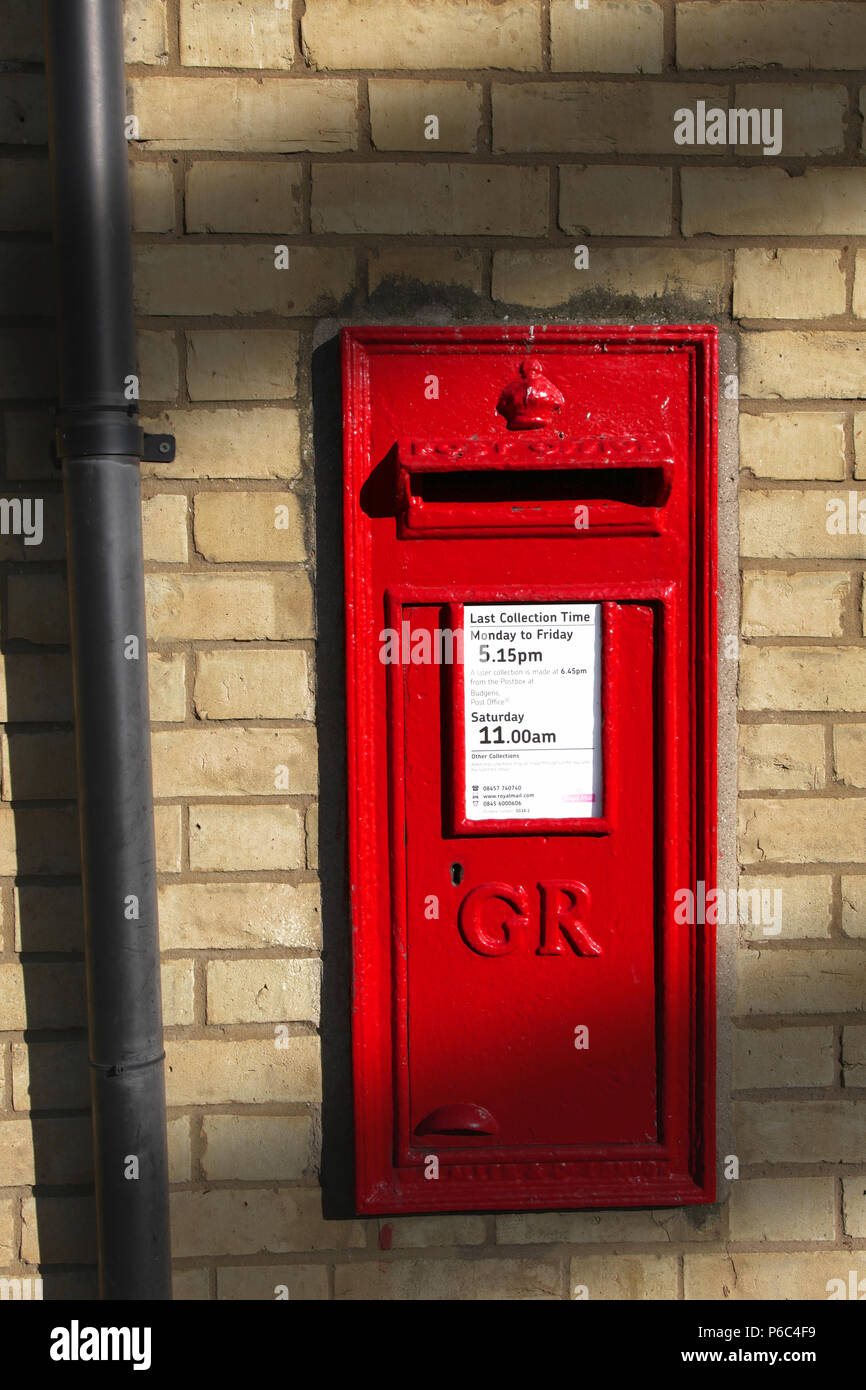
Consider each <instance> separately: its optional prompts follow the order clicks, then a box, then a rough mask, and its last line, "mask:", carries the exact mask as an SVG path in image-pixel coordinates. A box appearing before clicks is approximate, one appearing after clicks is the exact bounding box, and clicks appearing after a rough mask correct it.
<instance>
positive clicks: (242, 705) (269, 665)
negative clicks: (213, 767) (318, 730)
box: [193, 647, 313, 719]
mask: <svg viewBox="0 0 866 1390" xmlns="http://www.w3.org/2000/svg"><path fill="white" fill-rule="evenodd" d="M193 699H194V702H195V712H196V714H197V715H198V717H199V719H311V718H312V715H313V703H312V695H311V692H310V676H309V669H308V659H307V653H306V652H304V651H299V650H298V649H297V648H291V647H280V648H277V649H276V650H274V651H266V650H260V649H254V650H253V651H224V650H218V651H213V652H199V653H197V655H196V668H195V688H194V692H193Z"/></svg>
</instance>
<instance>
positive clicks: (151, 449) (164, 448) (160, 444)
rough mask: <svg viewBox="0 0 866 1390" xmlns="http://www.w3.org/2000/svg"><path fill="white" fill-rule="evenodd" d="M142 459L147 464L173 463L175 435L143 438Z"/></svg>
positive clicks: (149, 435) (144, 435) (157, 435)
mask: <svg viewBox="0 0 866 1390" xmlns="http://www.w3.org/2000/svg"><path fill="white" fill-rule="evenodd" d="M141 457H142V459H143V460H144V462H145V463H173V462H174V435H173V434H148V433H147V432H146V431H145V433H144V434H143V437H142V455H141Z"/></svg>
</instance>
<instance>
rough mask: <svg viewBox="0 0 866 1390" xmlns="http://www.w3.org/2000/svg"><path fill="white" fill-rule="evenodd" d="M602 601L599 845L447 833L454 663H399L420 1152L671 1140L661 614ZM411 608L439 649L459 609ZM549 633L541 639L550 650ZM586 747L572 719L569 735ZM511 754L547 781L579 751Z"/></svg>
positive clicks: (407, 956) (405, 957)
mask: <svg viewBox="0 0 866 1390" xmlns="http://www.w3.org/2000/svg"><path fill="white" fill-rule="evenodd" d="M564 597H568V596H567V595H565V596H564ZM478 607H480V608H482V609H483V608H484V605H479V606H478ZM488 607H489V609H490V610H491V613H493V614H495V613H497V612H498V611H499V610H500V609H502V607H503V605H502V604H501V603H500V604H491V605H488ZM549 607H554V606H553V605H549ZM600 607H602V609H603V610H604V618H605V621H604V623H603V625H602V626H603V633H602V634H600V635H601V637H602V641H601V643H600V646H601V661H602V662H603V664H604V666H605V668H606V669H605V680H604V682H603V692H602V710H601V717H602V720H603V721H604V720H609V721H611V723H612V725H613V735H612V737H613V739H614V740H616V741H617V746H616V748H615V754H614V756H613V757H612V758H611V760H610V761H611V762H612V764H613V765H612V766H610V767H602V768H601V776H600V782H601V798H602V803H603V805H604V806H605V807H607V806H610V805H611V803H612V804H613V805H614V806H615V808H616V809H615V811H614V813H613V815H612V817H611V828H610V829H609V831H607V832H606V833H601V834H599V833H588V834H581V833H580V829H579V827H580V824H581V823H580V822H579V821H575V822H574V823H573V826H574V833H571V834H551V835H548V836H545V835H543V834H542V835H540V836H539V835H537V834H534V833H533V834H520V833H517V834H514V833H509V834H496V833H495V831H493V832H491V831H490V830H488V829H485V830H483V831H476V832H474V833H470V834H468V835H466V836H463V837H461V838H459V839H457V838H450V837H443V834H442V826H443V823H446V824H447V821H448V812H449V801H450V799H451V796H452V795H453V788H451V787H449V786H448V785H447V781H448V777H449V775H450V773H451V772H452V770H453V760H451V759H447V758H446V759H443V757H442V749H443V748H446V747H447V745H448V742H449V722H450V720H451V718H452V716H453V717H455V718H456V719H458V720H459V719H460V717H461V713H462V711H460V710H453V709H452V708H450V705H451V699H450V687H451V685H452V683H453V674H454V672H453V667H449V666H439V667H437V666H436V665H433V664H418V665H415V664H410V665H407V666H406V667H405V668H403V682H402V684H403V709H404V713H403V721H404V746H405V766H404V776H403V778H402V784H403V787H404V790H405V839H406V862H407V874H406V902H405V924H406V939H405V952H404V950H403V949H402V943H401V948H400V949H399V950H398V952H397V960H398V962H400V966H401V971H402V969H403V968H404V969H405V978H406V984H405V1000H406V1008H405V1017H404V1030H405V1031H404V1039H403V1041H404V1051H403V1058H402V1061H403V1066H404V1068H405V1080H406V1105H407V1120H408V1124H407V1129H408V1133H407V1135H405V1136H404V1138H406V1139H408V1148H409V1150H412V1149H414V1150H415V1151H416V1156H417V1153H418V1151H419V1149H420V1151H421V1152H422V1153H426V1152H428V1151H429V1150H430V1148H431V1144H439V1145H441V1146H444V1147H446V1148H453V1147H459V1146H460V1145H461V1143H462V1144H463V1146H464V1147H466V1146H467V1144H470V1145H471V1147H472V1149H473V1150H482V1151H483V1152H484V1154H485V1157H486V1158H489V1159H493V1158H494V1157H499V1158H505V1157H507V1156H511V1157H514V1154H515V1152H519V1153H521V1154H522V1155H523V1156H525V1157H527V1158H530V1157H532V1156H533V1155H534V1153H535V1152H537V1151H538V1150H539V1149H545V1148H546V1149H552V1148H559V1149H567V1148H568V1147H569V1146H571V1145H586V1144H588V1143H589V1144H591V1143H608V1144H625V1143H627V1144H636V1143H637V1144H640V1143H646V1142H649V1143H652V1142H655V1141H656V1140H657V1139H658V1125H657V1113H656V1075H655V1072H656V1051H655V1010H654V993H655V982H654V973H653V972H654V946H653V936H654V931H653V857H654V856H653V850H654V836H655V820H654V811H653V786H654V723H655V691H654V673H653V651H654V632H653V624H654V618H653V612H652V610H651V608H650V607H649V606H647V605H642V604H637V603H624V604H618V603H614V602H607V603H604V604H603V605H600ZM506 608H507V606H506ZM403 611H404V620H405V621H408V623H409V625H410V627H409V630H410V631H411V633H412V635H413V640H416V635H417V634H419V633H421V632H422V631H425V630H427V631H428V632H430V635H431V649H432V642H433V640H434V635H435V631H436V629H437V628H438V629H439V630H440V631H442V630H447V625H448V620H449V610H448V609H447V608H446V609H441V608H439V607H420V606H412V607H407V608H405V609H404V610H403ZM474 611H475V612H477V611H478V608H477V607H476V609H474ZM540 631H541V632H542V633H543V637H539V639H538V640H539V643H541V642H542V641H543V640H544V639H547V641H548V645H551V643H550V637H551V634H550V633H549V632H546V631H545V630H544V629H540ZM564 635H565V634H564ZM497 650H501V649H497V648H496V647H494V648H493V651H494V652H496V651H497ZM505 650H508V651H513V650H515V649H514V648H513V647H511V648H507V649H505ZM529 654H530V653H529V652H527V653H526V655H527V656H528V655H529ZM505 679H508V677H507V676H506V677H505ZM537 679H541V677H540V676H539V677H538V678H537ZM491 685H492V689H495V688H497V678H496V676H494V677H493V678H492V681H491ZM491 698H493V697H492V696H491ZM605 701H609V702H611V703H612V704H614V705H615V708H605V707H604V704H605ZM542 707H543V706H542ZM489 727H490V728H492V729H496V728H497V725H496V724H495V723H493V724H491V725H490V726H489ZM506 734H513V735H515V736H516V735H520V736H521V737H522V736H524V735H528V734H534V735H535V736H538V731H533V730H528V729H522V728H520V727H519V726H518V727H510V728H509V727H508V726H506ZM585 737H586V735H585V734H584V733H583V732H582V730H581V728H580V726H579V724H578V720H577V717H576V715H575V722H574V724H573V726H572V733H571V738H573V739H574V740H580V739H581V738H585ZM504 746H505V747H509V746H511V747H514V746H516V747H517V756H515V758H514V761H513V762H512V763H509V764H508V767H513V768H514V770H513V771H510V772H507V773H506V776H508V777H511V778H512V779H521V778H525V776H526V767H527V765H528V766H529V769H530V771H534V767H533V757H534V758H535V759H536V760H537V761H538V760H540V761H541V762H542V763H544V762H545V761H547V760H548V759H549V758H550V757H552V758H557V757H558V758H560V759H563V760H564V759H565V758H566V757H567V752H568V749H567V748H562V747H559V748H557V747H556V746H551V745H547V746H545V745H541V752H540V753H539V754H536V753H535V749H534V748H533V746H532V745H531V744H529V745H528V748H527V744H525V743H524V744H520V743H519V742H518V743H517V744H516V745H511V744H510V741H506V744H505V745H504ZM597 751H598V754H599V755H600V753H601V740H598V750H597ZM527 752H528V756H527ZM554 771H555V770H554ZM475 775H476V776H479V777H481V776H483V775H485V774H482V773H477V774H475ZM540 775H541V777H542V778H545V777H547V776H548V769H546V768H545V767H544V766H542V768H541V771H540ZM615 781H617V782H618V783H619V785H616V786H615V785H614V783H615ZM514 785H515V787H516V785H517V782H516V781H515V782H514ZM506 786H507V783H506ZM506 824H507V822H506ZM510 828H511V827H510V826H509V829H510ZM461 1115H462V1116H463V1121H462V1124H461ZM455 1116H456V1117H457V1119H456V1120H455V1118H454V1117H455ZM472 1156H473V1159H474V1158H477V1157H478V1154H477V1153H476V1152H473V1154H472Z"/></svg>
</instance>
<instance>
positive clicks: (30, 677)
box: [0, 652, 72, 724]
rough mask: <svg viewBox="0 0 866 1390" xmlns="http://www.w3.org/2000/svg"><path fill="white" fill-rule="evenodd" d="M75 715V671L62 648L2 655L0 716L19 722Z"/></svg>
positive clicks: (0, 664) (3, 718)
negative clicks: (52, 650) (54, 650)
mask: <svg viewBox="0 0 866 1390" xmlns="http://www.w3.org/2000/svg"><path fill="white" fill-rule="evenodd" d="M71 718H72V672H71V669H70V664H69V657H68V656H67V655H66V654H65V653H62V652H39V653H33V654H32V655H31V654H30V653H26V652H13V653H7V654H6V655H5V656H0V719H2V721H3V722H4V723H5V722H6V721H7V720H11V721H12V722H13V723H16V724H19V723H21V724H28V723H34V722H37V721H38V722H41V721H43V720H55V719H56V720H69V719H71Z"/></svg>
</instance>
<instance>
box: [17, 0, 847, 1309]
mask: <svg viewBox="0 0 866 1390" xmlns="http://www.w3.org/2000/svg"><path fill="white" fill-rule="evenodd" d="M7 8H8V11H9V15H8V19H7V22H6V23H5V25H4V28H3V30H2V32H0V61H2V64H3V69H4V70H3V71H2V73H0V145H2V150H0V189H2V192H3V197H2V214H0V232H2V236H0V310H2V313H3V315H4V318H3V321H2V323H0V381H2V383H3V384H2V386H0V391H2V393H3V401H2V405H3V436H2V439H3V458H4V464H3V466H4V469H5V473H4V477H3V492H4V495H11V494H13V493H16V492H17V493H22V494H23V495H26V496H40V497H43V498H44V499H45V507H46V511H45V516H46V521H45V539H44V542H43V544H42V545H41V546H40V547H38V548H31V547H25V546H23V545H22V544H21V543H20V542H18V541H15V540H14V539H13V538H11V537H8V538H6V537H4V538H0V635H2V653H0V662H2V681H0V718H2V719H3V720H4V721H5V732H4V733H3V736H2V748H0V754H2V759H0V767H2V771H0V798H2V805H0V876H2V878H0V885H2V886H0V1274H18V1275H21V1276H24V1275H28V1274H30V1275H32V1274H34V1273H36V1272H37V1271H39V1272H41V1273H42V1274H43V1275H44V1277H45V1281H46V1284H45V1289H46V1296H47V1297H54V1298H69V1297H76V1296H82V1295H83V1296H90V1295H92V1292H93V1289H94V1275H93V1260H94V1248H93V1246H94V1239H93V1215H92V1206H91V1199H90V1197H89V1195H88V1183H89V1181H90V1174H91V1153H90V1135H89V1121H88V1117H87V1113H86V1111H87V1062H86V1045H85V1041H84V1036H85V1035H84V1029H83V1022H84V1004H83V982H82V960H81V944H82V941H81V925H80V902H79V893H78V888H77V878H76V875H77V871H78V860H77V824H76V815H75V806H74V765H73V754H72V737H71V699H70V689H69V671H68V658H67V654H66V651H67V640H68V638H67V620H66V609H65V592H64V564H63V531H62V508H61V498H60V487H59V482H58V478H57V474H56V473H55V472H54V470H53V469H52V466H51V464H50V461H49V458H48V453H47V440H48V433H49V431H48V416H47V407H48V405H49V404H50V402H51V399H52V396H53V393H54V364H53V357H52V325H51V313H52V303H51V294H50V263H51V262H50V245H49V211H48V197H47V187H48V185H47V172H46V170H47V166H46V149H45V141H46V115H45V100H44V76H43V73H42V70H41V66H40V65H41V62H42V48H41V37H40V32H39V16H38V8H39V7H38V6H33V5H31V4H29V3H27V2H26V0H9V4H8V6H7ZM125 13H126V35H127V55H126V56H127V61H128V79H129V97H128V111H129V113H130V115H134V116H135V117H136V120H137V123H138V125H137V130H136V132H135V138H134V139H133V140H131V142H130V159H131V166H130V167H131V186H132V194H133V208H134V224H135V235H134V241H135V276H136V307H137V312H138V315H139V319H138V324H139V335H140V336H139V351H140V373H141V395H142V417H143V421H144V424H145V427H146V428H149V429H152V430H166V431H170V432H172V433H174V434H175V435H176V437H177V458H176V461H175V462H174V463H172V464H167V463H155V464H146V465H144V466H143V470H142V471H143V478H144V497H145V500H144V506H143V518H144V543H145V552H146V567H147V603H148V631H149V639H150V678H151V704H152V717H153V762H154V781H155V794H156V797H157V811H156V829H157V843H158V857H159V869H160V920H161V943H162V949H163V961H164V964H163V988H164V1001H165V1017H166V1047H167V1059H168V1060H167V1066H168V1071H167V1087H168V1104H169V1116H170V1120H169V1142H170V1158H171V1177H172V1183H173V1196H172V1212H173V1243H174V1255H175V1271H176V1273H175V1294H176V1297H178V1298H225V1299H273V1298H274V1296H275V1288H276V1287H277V1286H279V1285H285V1286H287V1288H288V1290H289V1295H290V1297H291V1298H292V1299H331V1298H338V1299H352V1298H356V1299H367V1298H386V1299H395V1300H403V1299H424V1298H451V1299H454V1298H468V1299H478V1298H481V1299H499V1298H504V1299H538V1298H541V1299H550V1298H553V1299H562V1298H569V1297H571V1296H572V1291H573V1289H574V1287H575V1286H576V1285H582V1286H585V1287H586V1288H587V1289H588V1290H589V1295H590V1297H591V1298H601V1299H665V1300H668V1299H671V1300H672V1299H723V1298H734V1299H738V1298H745V1299H765V1298H770V1297H785V1298H797V1299H801V1298H802V1299H810V1300H821V1299H825V1298H826V1297H827V1283H828V1281H829V1280H831V1279H842V1280H846V1281H847V1279H848V1272H849V1270H850V1269H856V1270H857V1271H858V1277H863V1276H866V1195H864V1194H866V1089H864V1088H866V610H864V605H863V572H864V559H866V537H864V535H862V534H860V532H859V531H858V530H856V529H855V530H854V531H853V532H851V531H848V530H845V531H844V532H842V533H838V534H837V533H834V532H833V531H831V530H828V527H827V517H828V515H829V513H828V503H829V504H830V507H831V509H832V507H833V506H834V504H835V502H836V500H837V499H841V501H842V502H843V503H844V505H845V507H846V508H847V507H848V501H849V494H851V493H853V494H855V505H856V500H857V498H859V496H860V486H861V484H860V481H859V480H861V479H863V478H864V477H866V407H864V408H863V409H861V404H860V403H861V402H862V401H863V400H866V332H864V328H866V240H864V239H866V159H864V154H863V147H862V145H861V129H862V119H861V111H862V105H861V103H862V93H861V87H860V83H861V81H862V75H863V71H864V69H866V5H864V4H862V3H860V4H857V3H854V4H851V3H847V4H846V3H835V2H833V3H828V2H827V0H708V2H707V3H704V0H695V2H693V0H680V3H675V0H658V2H656V0H588V5H587V7H586V8H585V9H579V8H578V7H577V6H575V4H574V3H573V0H306V3H304V0H286V3H285V4H283V3H282V2H281V0H127V3H126V5H125ZM698 100H703V101H706V102H707V103H708V105H721V106H727V105H728V104H731V105H736V106H747V107H752V106H754V107H769V108H773V109H776V108H778V109H780V110H781V111H782V112H783V122H784V127H783V128H784V141H783V149H782V152H781V154H780V155H779V156H777V157H775V156H764V155H762V154H761V152H760V151H759V150H757V151H756V150H755V149H752V148H750V147H744V146H739V147H736V148H733V147H732V148H727V147H721V148H719V147H714V146H705V147H684V146H681V145H678V144H677V143H676V142H675V141H674V138H673V132H674V121H673V112H674V110H675V109H677V108H679V107H683V106H691V107H694V105H695V103H696V102H697V101H698ZM430 115H435V116H436V117H437V118H438V122H439V132H438V140H436V141H431V140H429V139H427V138H426V137H425V123H426V121H427V118H428V117H429V116H430ZM578 243H580V244H585V245H586V246H587V248H588V250H589V266H588V268H587V269H585V270H576V268H575V264H574V254H573V252H574V246H575V245H576V244H578ZM861 243H862V245H861ZM278 246H286V247H288V249H289V267H288V269H286V270H278V269H276V268H275V263H274V256H275V248H276V247H278ZM395 320H397V321H402V322H412V321H413V320H414V321H419V320H423V321H425V322H443V323H447V322H465V321H475V322H488V323H496V322H505V321H506V320H507V321H510V322H521V321H522V322H526V321H528V320H535V321H542V322H557V321H564V322H574V321H578V322H579V321H587V322H623V321H662V322H664V321H667V322H682V321H688V320H695V321H711V322H716V323H718V324H719V325H720V327H721V328H723V329H727V330H728V331H729V332H732V333H734V334H735V335H736V337H737V339H738V345H739V395H740V401H739V405H740V428H739V443H740V450H741V477H740V484H741V487H740V554H741V571H742V573H741V611H742V626H741V634H740V646H739V663H738V665H739V672H738V683H739V724H740V729H739V739H740V741H739V757H738V777H739V787H740V827H739V855H738V857H739V861H740V867H741V872H742V879H741V886H742V887H744V888H766V887H770V888H779V889H781V890H782V893H783V905H784V924H783V930H782V932H781V934H780V935H779V936H777V937H775V938H772V939H768V938H767V937H766V936H764V935H763V933H762V931H761V928H760V926H755V925H754V924H752V923H742V924H741V926H740V928H739V937H740V942H739V949H738V951H737V966H736V976H737V982H736V998H735V1000H734V1002H733V1010H734V1013H733V1020H732V1025H733V1026H732V1028H731V1036H732V1053H733V1056H732V1070H731V1092H730V1094H727V1093H726V1094H723V1095H722V1097H721V1098H720V1101H721V1104H722V1107H723V1109H724V1110H725V1111H728V1110H730V1111H731V1112H732V1116H733V1126H734V1127H733V1135H734V1138H733V1146H734V1148H733V1152H734V1153H735V1154H736V1156H737V1157H738V1159H739V1163H740V1175H739V1178H738V1179H737V1180H736V1181H734V1182H732V1183H731V1184H730V1195H729V1196H728V1197H726V1198H725V1200H723V1201H722V1202H720V1203H719V1204H718V1205H717V1206H714V1207H710V1208H697V1209H692V1210H689V1211H671V1210H661V1211H656V1212H646V1211H628V1212H615V1211H608V1212H571V1213H543V1214H531V1215H527V1214H513V1215H500V1216H492V1215H462V1216H431V1217H412V1218H401V1219H388V1220H383V1221H370V1220H364V1221H360V1220H353V1219H351V1218H350V1217H348V1216H345V1215H344V1216H343V1218H342V1219H331V1218H330V1215H329V1217H328V1218H326V1217H324V1216H323V1213H322V1204H321V1196H320V1190H319V1174H320V1162H321V1150H322V1115H321V1101H322V1089H323V1068H322V1059H321V1055H320V1042H319V1023H320V1017H321V1006H320V978H321V969H322V962H321V951H322V941H323V934H322V922H321V908H320V896H319V882H318V862H319V861H318V857H317V856H318V848H317V827H318V815H317V746H316V745H317V728H316V717H315V715H316V688H315V680H316V642H315V633H314V618H313V614H314V605H313V594H314V584H315V579H316V571H317V566H318V567H319V569H320V570H321V569H322V568H323V567H324V568H325V569H327V567H328V566H329V564H330V559H331V557H330V556H329V555H328V554H324V555H318V556H317V555H316V554H315V530H314V523H315V508H316V496H315V488H314V449H313V407H312V387H311V359H312V352H313V347H314V342H316V343H317V342H319V341H322V340H323V339H324V338H328V337H330V336H333V332H334V331H335V328H336V325H337V322H338V321H353V322H366V321H383V322H388V321H395ZM331 405H332V408H333V409H335V410H336V409H337V402H336V400H334V401H333V402H332V403H331ZM863 495H864V497H866V493H864V494H863ZM726 524H728V525H730V524H732V523H731V519H730V518H728V520H727V522H726ZM864 531H866V522H864ZM331 659H332V660H333V654H331ZM324 852H325V853H327V855H328V856H330V857H331V858H332V859H333V857H334V856H335V855H336V856H339V855H340V854H341V852H342V851H341V847H340V846H339V845H335V844H334V843H329V844H327V845H326V846H325V850H324ZM340 932H342V935H340ZM330 941H331V943H332V944H331V946H330V951H331V953H332V956H331V960H330V962H329V961H327V960H326V962H325V965H326V968H327V967H328V966H330V967H331V968H335V969H336V970H337V971H338V973H339V971H340V970H345V952H346V951H347V950H348V936H347V935H346V934H345V923H343V924H340V926H339V931H338V932H337V933H336V934H334V933H332V934H331V937H330ZM335 951H336V952H337V954H339V953H340V952H342V953H343V960H342V961H339V960H336V961H335V959H334V955H333V953H334V952H335ZM342 1041H343V1040H341V1039H332V1040H331V1042H332V1046H334V1047H339V1046H340V1045H341V1042H342ZM325 1081H326V1082H327V1076H326V1077H325ZM346 1120H347V1116H345V1115H344V1116H343V1117H342V1121H343V1122H345V1121H346ZM34 1187H35V1189H36V1194H37V1195H35V1196H34V1191H33V1189H34Z"/></svg>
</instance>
